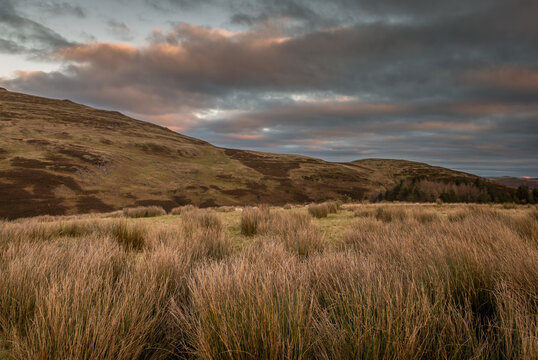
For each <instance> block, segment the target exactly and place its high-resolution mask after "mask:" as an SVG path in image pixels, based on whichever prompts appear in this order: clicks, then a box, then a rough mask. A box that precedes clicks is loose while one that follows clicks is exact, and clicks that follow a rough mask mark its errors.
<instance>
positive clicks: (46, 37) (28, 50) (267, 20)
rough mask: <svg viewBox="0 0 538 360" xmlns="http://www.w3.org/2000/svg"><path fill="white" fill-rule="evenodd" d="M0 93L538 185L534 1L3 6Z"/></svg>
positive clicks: (273, 144) (8, 0)
mask: <svg viewBox="0 0 538 360" xmlns="http://www.w3.org/2000/svg"><path fill="white" fill-rule="evenodd" d="M0 86H3V87H6V88H7V89H9V90H13V91H21V92H26V93H31V94H36V95H41V96H47V97H55V98H62V99H63V98H69V99H71V100H73V101H76V102H80V103H84V104H88V105H92V106H96V107H99V108H107V109H114V110H119V111H122V112H124V113H126V114H128V115H130V116H133V117H136V118H138V119H141V120H147V121H151V122H154V123H157V124H160V125H163V126H166V127H168V128H170V129H172V130H176V131H179V132H181V133H183V134H186V135H190V136H194V137H197V138H200V139H203V140H206V141H209V142H211V143H213V144H215V145H218V146H224V147H233V148H244V149H252V150H260V151H270V152H279V153H296V154H303V155H309V156H315V157H320V158H323V159H326V160H330V161H350V160H356V159H361V158H370V157H382V158H399V159H407V160H415V161H423V162H427V163H430V164H434V165H440V166H446V167H450V168H454V169H459V170H463V171H467V172H471V173H475V174H479V175H483V176H500V175H513V176H535V177H538V1H536V0H452V1H445V0H443V1H441V0H407V1H401V0H333V1H326V0H255V1H246V0H131V1H127V0H118V1H111V0H93V1H83V0H73V1H67V0H58V1H55V0H49V1H38V0H0Z"/></svg>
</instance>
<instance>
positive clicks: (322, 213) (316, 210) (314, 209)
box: [308, 203, 329, 219]
mask: <svg viewBox="0 0 538 360" xmlns="http://www.w3.org/2000/svg"><path fill="white" fill-rule="evenodd" d="M308 213H309V214H310V215H312V216H313V217H315V218H317V219H321V218H324V217H327V215H328V214H329V206H328V205H327V203H323V204H311V205H309V206H308Z"/></svg>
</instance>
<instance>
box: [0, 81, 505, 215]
mask: <svg viewBox="0 0 538 360" xmlns="http://www.w3.org/2000/svg"><path fill="white" fill-rule="evenodd" d="M0 134H1V137H0V218H8V219H12V218H18V217H28V216H35V215H42V214H51V215H61V214H75V213H85V212H92V211H99V212H104V211H112V210H115V209H120V208H123V207H128V206H136V205H161V206H163V207H164V208H165V209H170V208H172V207H175V206H179V205H186V204H195V205H198V206H201V207H211V206H219V205H244V204H257V203H270V204H284V203H287V202H291V203H303V202H310V201H323V200H326V199H342V200H362V199H365V198H368V197H370V198H375V197H376V196H377V194H382V193H384V192H386V191H387V190H390V189H393V188H394V187H396V186H398V184H402V182H412V183H413V184H414V183H415V182H416V181H417V179H419V180H420V179H422V180H424V179H427V181H429V182H438V183H461V182H463V183H466V184H467V183H469V184H475V183H476V184H478V183H479V182H481V181H483V182H485V183H487V184H488V186H495V187H497V188H498V189H501V190H503V189H505V187H504V186H503V185H498V184H496V185H493V183H490V182H488V180H485V179H481V178H479V177H477V176H475V175H471V174H467V173H463V172H458V171H453V170H449V169H445V168H441V167H435V166H430V165H427V164H423V163H417V162H411V161H404V160H384V159H365V160H358V161H353V162H349V163H333V162H327V161H323V160H320V159H315V158H310V157H305V156H299V155H280V154H270V153H260V152H254V151H245V150H235V149H225V148H219V147H216V146H213V145H211V144H209V143H207V142H205V141H202V140H198V139H194V138H191V137H188V136H184V135H181V134H179V133H176V132H173V131H171V130H169V129H166V128H163V127H160V126H157V125H154V124H151V123H147V122H143V121H139V120H134V119H132V118H129V117H127V116H125V115H122V114H121V113H119V112H115V111H104V110H98V109H94V108H91V107H88V106H84V105H79V104H76V103H73V102H71V101H68V100H55V99H47V98H42V97H36V96H31V95H26V94H21V93H15V92H10V91H8V90H5V89H2V90H0Z"/></svg>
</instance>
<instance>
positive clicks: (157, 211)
mask: <svg viewBox="0 0 538 360" xmlns="http://www.w3.org/2000/svg"><path fill="white" fill-rule="evenodd" d="M163 215H166V211H165V210H164V209H163V208H162V207H160V206H138V207H132V208H125V209H123V216H125V217H129V218H144V217H154V216H163Z"/></svg>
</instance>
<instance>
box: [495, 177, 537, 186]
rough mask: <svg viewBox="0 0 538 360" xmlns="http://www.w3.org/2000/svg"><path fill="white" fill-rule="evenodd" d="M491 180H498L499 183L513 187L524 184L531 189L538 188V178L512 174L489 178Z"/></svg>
mask: <svg viewBox="0 0 538 360" xmlns="http://www.w3.org/2000/svg"><path fill="white" fill-rule="evenodd" d="M488 179H489V180H491V181H494V182H497V183H499V184H502V185H505V186H508V187H511V188H514V189H516V188H518V187H519V186H521V185H523V186H526V187H528V188H529V189H538V178H519V177H512V176H501V177H490V178H488Z"/></svg>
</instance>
